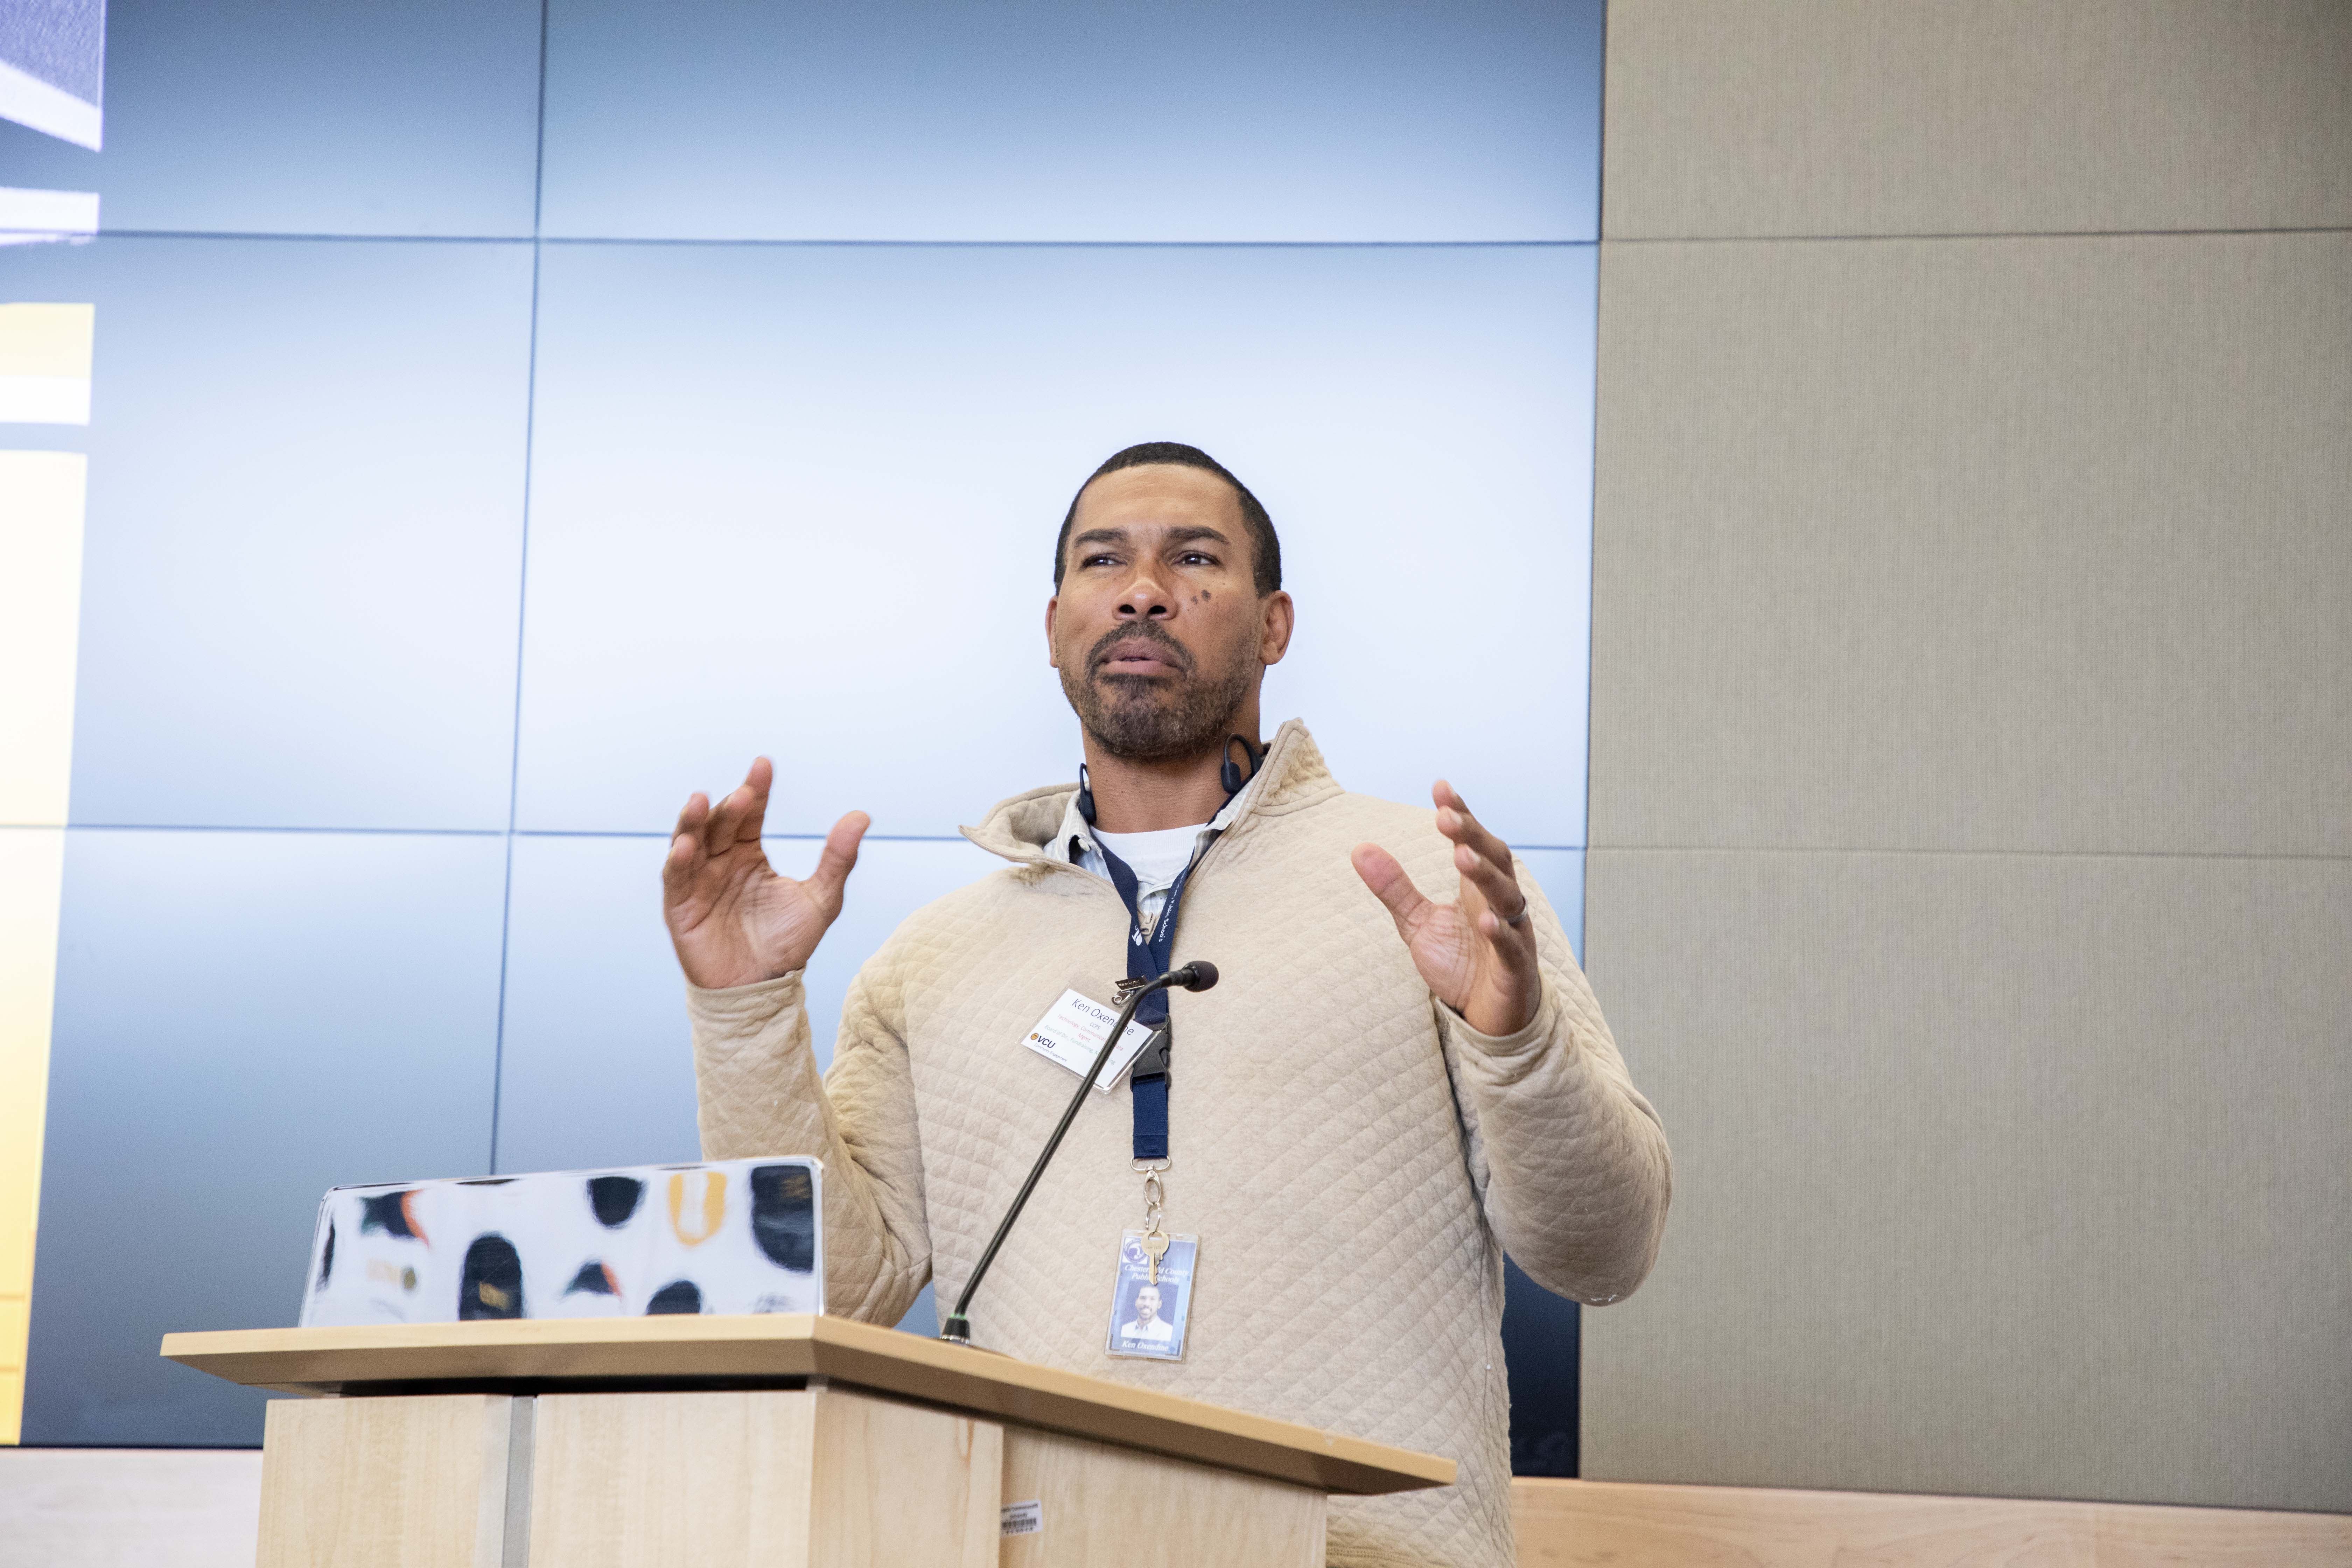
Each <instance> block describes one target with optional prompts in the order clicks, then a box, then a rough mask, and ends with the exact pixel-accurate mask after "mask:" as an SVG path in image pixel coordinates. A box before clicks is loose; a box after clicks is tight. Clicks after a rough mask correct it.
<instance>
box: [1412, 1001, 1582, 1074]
mask: <svg viewBox="0 0 2352 1568" xmlns="http://www.w3.org/2000/svg"><path fill="white" fill-rule="evenodd" d="M1438 1005H1439V1006H1441V1007H1444V1009H1445V1016H1446V1023H1447V1026H1448V1027H1450V1028H1451V1029H1452V1030H1453V1031H1454V1035H1455V1036H1456V1037H1458V1038H1459V1039H1460V1040H1461V1041H1462V1043H1463V1044H1464V1045H1465V1046H1466V1047H1469V1048H1470V1049H1471V1050H1474V1051H1475V1052H1477V1053H1478V1054H1479V1055H1480V1056H1482V1057H1485V1058H1487V1059H1488V1060H1490V1061H1509V1060H1511V1059H1512V1058H1517V1057H1529V1056H1533V1055H1534V1054H1535V1053H1536V1052H1538V1051H1539V1050H1540V1049H1541V1048H1542V1047H1543V1044H1544V1042H1545V1041H1546V1040H1549V1039H1550V1038H1551V1037H1552V1032H1553V1030H1554V1028H1555V1027H1556V1026H1558V1023H1559V1009H1558V1008H1556V1007H1555V1006H1553V1005H1552V995H1551V986H1550V985H1549V984H1546V985H1545V986H1544V988H1543V994H1542V996H1540V997H1539V998H1538V999H1537V1002H1536V1016H1534V1017H1532V1018H1530V1019H1528V1022H1527V1026H1526V1027H1524V1028H1522V1029H1519V1030H1517V1032H1516V1033H1513V1034H1508V1035H1486V1034H1481V1033H1479V1031H1478V1030H1476V1029H1475V1028H1473V1027H1472V1026H1471V1024H1470V1020H1469V1019H1467V1018H1465V1017H1464V1016H1462V1015H1461V1014H1460V1013H1458V1012H1456V1011H1454V1006H1453V1005H1452V1004H1451V1003H1446V1002H1440V1003H1439V1004H1438Z"/></svg>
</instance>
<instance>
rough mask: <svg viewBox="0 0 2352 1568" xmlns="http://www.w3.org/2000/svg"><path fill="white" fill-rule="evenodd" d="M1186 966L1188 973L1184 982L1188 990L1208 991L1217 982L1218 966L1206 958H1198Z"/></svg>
mask: <svg viewBox="0 0 2352 1568" xmlns="http://www.w3.org/2000/svg"><path fill="white" fill-rule="evenodd" d="M1184 968H1185V970H1186V971H1187V972H1188V973H1187V976H1186V978H1185V980H1184V981H1183V982H1182V984H1183V986H1184V989H1185V990H1187V991H1206V990H1207V989H1208V988H1209V987H1210V986H1212V985H1214V984H1216V983H1217V966H1216V965H1215V964H1213V963H1210V962H1209V961H1208V960H1207V959H1205V958H1196V959H1194V960H1193V961H1192V963H1188V964H1186V965H1185V966H1184Z"/></svg>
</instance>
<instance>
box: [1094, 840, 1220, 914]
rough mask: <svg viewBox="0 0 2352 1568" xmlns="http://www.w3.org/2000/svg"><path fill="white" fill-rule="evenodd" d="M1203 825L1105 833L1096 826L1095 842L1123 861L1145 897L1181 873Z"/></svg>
mask: <svg viewBox="0 0 2352 1568" xmlns="http://www.w3.org/2000/svg"><path fill="white" fill-rule="evenodd" d="M1206 826H1208V824H1206V823H1204V822H1198V823H1194V824H1193V825H1192V826H1190V827H1163V828H1161V829H1160V830H1159V831H1158V832H1157V833H1105V832H1104V831H1103V830H1102V829H1100V828H1097V829H1095V842H1096V843H1097V844H1099V845H1101V846H1102V847H1104V848H1106V849H1108V850H1109V851H1110V852H1111V853H1112V854H1114V855H1116V856H1118V858H1120V859H1122V860H1124V861H1126V862H1127V868H1128V869H1129V870H1130V871H1132V872H1134V873H1135V884H1136V890H1137V891H1138V892H1139V894H1141V895H1142V896H1143V897H1144V898H1147V899H1148V898H1150V896H1151V895H1152V894H1154V893H1165V892H1166V891H1167V890H1168V889H1170V888H1171V887H1173V886H1174V885H1175V882H1176V879H1177V878H1179V877H1181V876H1182V875H1183V874H1184V868H1185V867H1187V866H1190V865H1191V864H1192V851H1193V849H1194V848H1195V847H1197V846H1198V845H1199V844H1200V842H1201V832H1202V829H1203V828H1205V827H1206Z"/></svg>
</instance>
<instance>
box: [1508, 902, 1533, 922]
mask: <svg viewBox="0 0 2352 1568" xmlns="http://www.w3.org/2000/svg"><path fill="white" fill-rule="evenodd" d="M1503 923H1504V924H1505V925H1507V926H1523V925H1525V924H1527V923H1528V906H1527V904H1526V903H1525V902H1524V901H1522V902H1521V903H1520V905H1519V912H1518V913H1517V914H1515V915H1505V916H1504V917H1503Z"/></svg>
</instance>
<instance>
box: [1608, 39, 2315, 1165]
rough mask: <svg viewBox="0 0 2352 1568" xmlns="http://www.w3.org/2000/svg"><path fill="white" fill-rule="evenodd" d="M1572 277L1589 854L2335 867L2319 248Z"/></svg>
mask: <svg viewBox="0 0 2352 1568" xmlns="http://www.w3.org/2000/svg"><path fill="white" fill-rule="evenodd" d="M2344 10H2345V11H2346V13H2347V15H2352V5H2345V6H2344ZM1612 15H1613V13H1612ZM2345 94H2346V96H2347V99H2352V79H2347V84H2346V86H2345ZM1606 250H1607V254H1606V255H1605V256H1604V258H1603V260H1602V265H1601V334H1600V389H1601V390H1600V415H1599V436H1598V447H1597V452H1596V493H1595V504H1594V515H1595V537H1594V547H1593V657H1592V671H1593V691H1592V736H1593V739H1592V763H1591V790H1592V795H1591V840H1592V843H1593V844H1594V845H1595V846H1596V847H1599V846H1627V845H1652V846H1661V847H1724V846H1740V847H1832V848H1853V847H1880V848H1915V849H1926V848H1933V849H2001V850H2017V849H2029V850H2056V851H2100V852H2105V851H2140V850H2162V851H2168V852H2189V853H2196V854H2246V853H2252V854H2332V855H2344V854H2352V765H2347V758H2352V234H2308V235H2214V236H2174V237H2160V238H2148V237H2100V238H2064V239H2051V238H2040V239H1983V240H1929V241H1920V240H1878V241H1869V242H1851V241H1849V242H1801V243H1800V242H1780V243H1772V244H1753V243H1692V244H1682V243H1673V244H1641V245H1612V246H1609V247H1606ZM1605 918H1606V911H1605V910H1601V907H1600V906H1599V905H1598V903H1596V904H1595V905H1594V906H1593V911H1592V914H1591V919H1592V920H1593V921H1595V922H1600V921H1603V920H1604V919H1605ZM1628 1038H1629V1039H1630V1040H1633V1041H1635V1042H1638V1040H1639V1037H1638V1036H1629V1037H1628ZM1676 1142H1677V1148H1679V1147H1680V1146H1681V1141H1680V1139H1679V1138H1678V1139H1677V1141H1676Z"/></svg>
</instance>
